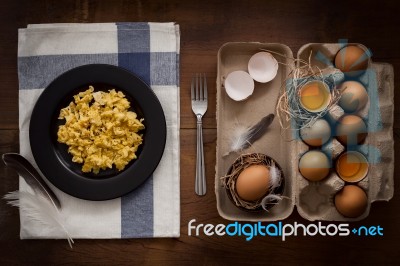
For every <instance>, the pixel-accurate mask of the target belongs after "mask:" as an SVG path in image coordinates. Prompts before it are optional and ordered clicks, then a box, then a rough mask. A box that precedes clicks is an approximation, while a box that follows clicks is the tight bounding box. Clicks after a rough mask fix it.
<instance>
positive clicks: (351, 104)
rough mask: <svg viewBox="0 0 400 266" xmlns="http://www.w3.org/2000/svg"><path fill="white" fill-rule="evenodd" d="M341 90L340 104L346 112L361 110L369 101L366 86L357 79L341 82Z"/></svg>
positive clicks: (339, 88)
mask: <svg viewBox="0 0 400 266" xmlns="http://www.w3.org/2000/svg"><path fill="white" fill-rule="evenodd" d="M338 90H340V92H341V96H340V100H339V106H340V107H342V109H343V110H344V111H345V112H346V113H354V112H357V111H359V110H361V109H362V108H363V107H364V106H365V105H366V104H367V102H368V93H367V90H366V89H365V87H364V86H363V85H362V84H361V83H359V82H357V81H346V82H343V83H342V84H340V86H339V87H338Z"/></svg>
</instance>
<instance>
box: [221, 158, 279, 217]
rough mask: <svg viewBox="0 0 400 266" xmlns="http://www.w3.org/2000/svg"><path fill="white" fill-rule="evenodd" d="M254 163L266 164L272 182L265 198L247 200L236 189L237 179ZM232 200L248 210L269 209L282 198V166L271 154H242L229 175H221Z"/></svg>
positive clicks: (229, 171)
mask: <svg viewBox="0 0 400 266" xmlns="http://www.w3.org/2000/svg"><path fill="white" fill-rule="evenodd" d="M252 165H265V166H266V167H267V168H268V170H269V173H270V184H269V187H268V189H267V190H266V191H265V195H264V197H263V198H261V199H259V200H257V201H245V200H243V199H241V198H240V197H239V195H238V193H237V191H236V181H237V179H238V177H239V175H240V173H241V172H242V171H243V170H244V169H246V168H248V167H250V166H252ZM221 181H222V184H223V186H224V187H225V189H226V191H227V194H228V197H229V198H230V200H231V201H232V202H233V203H234V204H235V205H236V206H237V207H239V208H240V209H243V210H246V211H261V210H262V209H264V210H265V211H268V210H269V209H270V208H271V207H272V206H273V205H275V204H277V203H278V202H279V201H280V200H281V199H282V193H283V189H284V176H283V172H282V169H281V167H280V166H279V165H278V164H277V163H276V162H275V161H274V160H273V159H272V158H270V157H269V156H267V155H265V154H261V153H249V154H242V155H241V156H240V157H238V158H237V159H236V160H235V162H234V163H233V164H232V166H231V167H230V169H229V170H228V173H227V175H225V176H223V177H221Z"/></svg>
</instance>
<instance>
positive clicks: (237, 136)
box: [231, 126, 249, 152]
mask: <svg viewBox="0 0 400 266" xmlns="http://www.w3.org/2000/svg"><path fill="white" fill-rule="evenodd" d="M248 141H249V131H248V128H246V127H244V126H237V127H236V128H235V130H234V132H233V140H232V143H231V151H235V152H237V151H241V149H242V147H243V146H244V145H245V144H246V143H248Z"/></svg>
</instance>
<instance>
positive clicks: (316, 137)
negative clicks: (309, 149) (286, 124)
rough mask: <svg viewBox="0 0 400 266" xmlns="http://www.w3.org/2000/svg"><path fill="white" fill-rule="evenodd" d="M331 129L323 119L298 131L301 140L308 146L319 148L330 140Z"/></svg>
mask: <svg viewBox="0 0 400 266" xmlns="http://www.w3.org/2000/svg"><path fill="white" fill-rule="evenodd" d="M331 134H332V132H331V127H330V125H329V123H328V121H326V120H325V119H317V120H316V121H315V122H314V123H313V124H312V125H310V126H308V127H303V128H302V129H300V137H301V139H302V140H303V141H304V142H305V143H306V144H308V145H310V146H314V147H319V146H322V145H324V144H325V143H326V142H327V141H328V140H329V139H330V138H331Z"/></svg>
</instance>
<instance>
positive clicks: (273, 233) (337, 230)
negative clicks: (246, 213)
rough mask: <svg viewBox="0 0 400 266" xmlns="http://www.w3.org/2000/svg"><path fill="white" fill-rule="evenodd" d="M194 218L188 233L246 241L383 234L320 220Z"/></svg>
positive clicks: (379, 229) (376, 228) (372, 228)
mask: <svg viewBox="0 0 400 266" xmlns="http://www.w3.org/2000/svg"><path fill="white" fill-rule="evenodd" d="M195 223H196V219H192V220H190V221H189V223H188V235H189V236H199V235H200V234H203V235H206V236H213V235H217V236H225V235H226V236H243V237H245V238H246V241H250V240H252V239H253V238H254V237H257V236H260V237H266V236H268V237H280V238H281V239H282V241H285V240H286V238H287V237H290V236H300V235H302V236H316V235H320V236H327V237H329V236H349V235H350V234H353V235H356V236H375V237H376V236H383V228H382V227H381V226H380V225H377V226H359V227H354V228H351V227H350V224H348V223H340V224H328V225H323V224H322V223H321V222H318V223H315V224H314V223H312V224H308V225H304V224H302V223H297V222H295V223H294V224H290V223H288V224H284V223H282V222H277V223H267V224H265V223H262V222H257V223H239V222H233V223H230V224H227V225H225V224H217V225H213V224H202V223H200V224H197V225H196V224H195Z"/></svg>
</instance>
